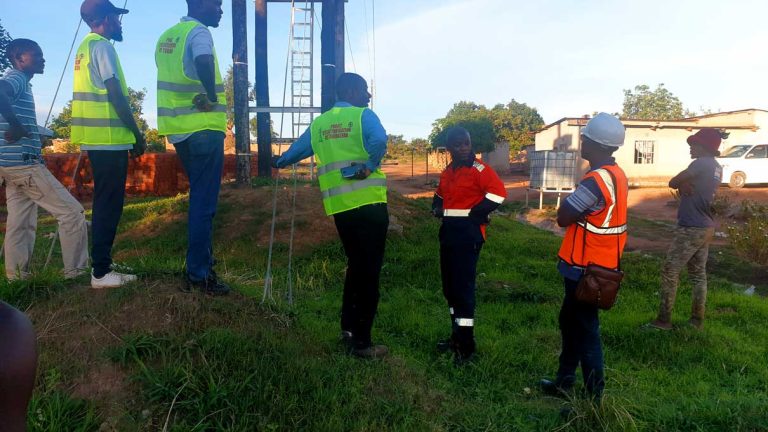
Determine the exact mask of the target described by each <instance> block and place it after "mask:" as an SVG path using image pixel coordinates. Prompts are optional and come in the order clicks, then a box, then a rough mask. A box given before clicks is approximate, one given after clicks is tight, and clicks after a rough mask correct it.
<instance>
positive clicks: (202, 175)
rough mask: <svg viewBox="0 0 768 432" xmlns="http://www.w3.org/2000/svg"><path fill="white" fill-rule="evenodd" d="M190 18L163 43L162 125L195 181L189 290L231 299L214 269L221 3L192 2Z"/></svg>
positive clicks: (221, 124)
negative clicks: (216, 32) (214, 31)
mask: <svg viewBox="0 0 768 432" xmlns="http://www.w3.org/2000/svg"><path fill="white" fill-rule="evenodd" d="M187 6H188V12H187V16H185V17H183V18H181V21H180V22H179V23H177V24H175V25H174V26H173V27H171V28H169V29H168V30H166V31H165V32H164V33H163V34H162V35H161V36H160V39H159V40H158V42H157V47H156V49H155V64H156V65H157V126H158V130H159V133H160V135H165V136H167V137H168V141H170V142H171V143H172V144H173V146H174V147H175V148H176V154H178V155H179V158H180V159H181V163H182V165H184V170H185V171H186V173H187V176H188V177H189V189H190V191H189V214H188V243H189V245H188V247H187V260H186V266H187V269H186V285H185V286H186V291H192V290H193V289H195V290H200V291H202V292H204V293H206V294H208V295H225V294H227V293H229V287H228V286H227V285H226V284H224V283H223V282H221V281H220V280H219V279H218V278H217V276H216V272H215V271H214V270H213V265H214V263H215V259H214V257H213V217H214V215H215V214H216V205H217V203H218V200H219V186H220V185H221V174H222V170H223V166H224V132H225V131H226V128H227V115H226V106H227V102H226V99H225V96H224V82H223V81H222V78H221V72H220V71H219V61H218V59H217V57H216V50H215V48H214V47H213V37H212V36H211V32H210V30H208V27H218V26H219V21H221V16H222V14H223V12H222V10H221V0H187Z"/></svg>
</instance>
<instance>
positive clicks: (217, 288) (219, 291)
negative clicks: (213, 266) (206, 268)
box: [187, 270, 231, 296]
mask: <svg viewBox="0 0 768 432" xmlns="http://www.w3.org/2000/svg"><path fill="white" fill-rule="evenodd" d="M192 290H199V291H201V292H202V293H203V294H206V295H210V296H222V295H227V294H229V291H231V290H230V288H229V286H227V284H225V283H224V282H221V281H220V280H219V279H218V277H216V272H214V271H213V270H211V272H210V273H208V277H207V278H205V279H204V280H201V281H192V280H190V279H189V276H187V292H191V291H192Z"/></svg>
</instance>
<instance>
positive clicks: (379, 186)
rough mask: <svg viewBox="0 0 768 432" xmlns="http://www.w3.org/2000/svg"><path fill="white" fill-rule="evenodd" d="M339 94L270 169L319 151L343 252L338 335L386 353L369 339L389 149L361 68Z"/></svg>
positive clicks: (367, 352)
mask: <svg viewBox="0 0 768 432" xmlns="http://www.w3.org/2000/svg"><path fill="white" fill-rule="evenodd" d="M336 96H337V99H338V101H337V102H336V104H335V105H334V106H333V108H331V109H330V110H329V111H328V112H326V113H324V114H323V115H321V116H320V117H318V118H316V119H315V120H314V121H313V122H312V124H311V125H310V127H309V129H307V130H306V131H305V132H304V134H302V136H301V137H299V139H298V140H297V141H296V142H294V143H293V144H292V145H291V147H290V148H289V149H288V150H287V151H286V152H285V153H284V154H283V155H282V156H280V157H275V158H273V161H272V164H273V166H274V167H276V168H282V167H284V166H287V165H290V164H294V163H296V162H298V161H300V160H302V159H305V158H308V157H309V156H311V155H312V154H314V155H316V156H317V177H318V180H319V181H320V191H321V192H322V194H323V206H324V207H325V213H326V214H327V215H329V216H330V215H333V218H334V221H335V222H336V229H337V231H338V232H339V237H340V238H341V243H342V244H343V245H344V252H345V253H346V255H347V275H346V279H345V280H344V297H343V300H342V306H341V334H342V339H343V340H344V341H345V342H346V343H347V344H348V346H349V348H350V352H351V353H352V354H353V355H355V356H358V357H364V358H377V357H383V356H385V355H386V354H387V352H388V349H387V347H386V346H384V345H374V344H373V343H372V342H371V327H372V326H373V318H374V316H375V315H376V309H377V307H378V303H379V274H380V273H381V265H382V262H383V260H384V245H385V243H386V238H387V230H388V228H389V213H388V211H387V181H386V177H385V176H384V174H383V173H382V172H381V170H380V169H379V166H380V165H381V158H382V157H383V156H384V154H385V153H386V152H387V132H386V131H385V130H384V127H383V126H382V125H381V121H379V118H378V117H377V116H376V114H375V113H374V112H373V111H371V110H370V109H368V108H367V107H368V102H369V101H370V99H371V95H370V93H368V84H367V83H366V82H365V79H363V77H361V76H360V75H357V74H353V73H345V74H342V75H341V76H340V77H339V79H338V80H337V82H336Z"/></svg>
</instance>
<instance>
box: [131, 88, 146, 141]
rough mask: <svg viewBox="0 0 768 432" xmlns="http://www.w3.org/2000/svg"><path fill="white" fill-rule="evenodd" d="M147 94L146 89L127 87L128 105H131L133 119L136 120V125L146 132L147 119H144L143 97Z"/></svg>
mask: <svg viewBox="0 0 768 432" xmlns="http://www.w3.org/2000/svg"><path fill="white" fill-rule="evenodd" d="M146 96H147V89H145V88H144V89H141V90H134V89H132V88H131V87H128V105H129V106H130V107H131V112H132V113H133V119H134V120H136V126H138V127H139V130H140V131H142V132H144V133H146V132H147V129H149V125H148V124H147V121H146V120H145V119H144V98H145V97H146Z"/></svg>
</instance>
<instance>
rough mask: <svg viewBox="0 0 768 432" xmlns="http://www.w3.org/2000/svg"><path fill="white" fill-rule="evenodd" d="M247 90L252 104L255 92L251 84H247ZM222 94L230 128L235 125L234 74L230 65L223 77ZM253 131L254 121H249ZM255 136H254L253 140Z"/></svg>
mask: <svg viewBox="0 0 768 432" xmlns="http://www.w3.org/2000/svg"><path fill="white" fill-rule="evenodd" d="M248 88H249V89H250V90H249V91H248V101H249V102H253V101H255V100H256V90H255V89H254V88H253V86H252V85H251V82H250V81H249V82H248ZM224 94H225V96H226V99H227V125H228V127H229V128H232V125H234V124H235V74H234V71H233V69H232V65H230V66H229V69H227V74H226V75H224ZM253 130H255V121H254V120H251V131H252V133H255V132H253ZM255 137H256V135H254V138H255Z"/></svg>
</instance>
